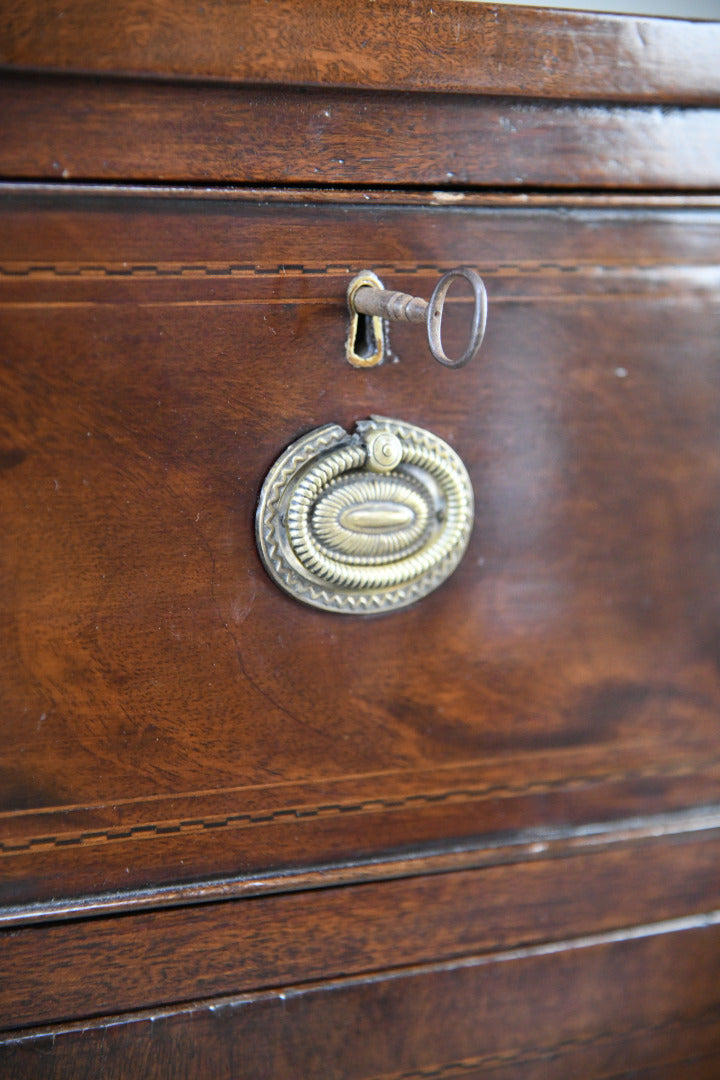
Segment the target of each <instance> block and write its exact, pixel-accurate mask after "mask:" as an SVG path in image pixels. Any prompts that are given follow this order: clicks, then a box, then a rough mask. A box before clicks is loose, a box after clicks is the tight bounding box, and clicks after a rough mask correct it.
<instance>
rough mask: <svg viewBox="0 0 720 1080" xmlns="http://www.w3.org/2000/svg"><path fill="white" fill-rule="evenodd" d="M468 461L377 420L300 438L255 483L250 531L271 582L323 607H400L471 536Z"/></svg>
mask: <svg viewBox="0 0 720 1080" xmlns="http://www.w3.org/2000/svg"><path fill="white" fill-rule="evenodd" d="M472 522H473V493H472V487H471V485H470V479H469V477H468V474H467V471H466V469H465V466H464V465H463V463H462V461H461V460H460V458H459V457H458V455H457V454H456V453H455V451H454V450H452V449H451V447H449V446H448V444H447V443H445V442H443V440H442V439H439V438H438V437H437V436H436V435H433V434H432V433H431V432H429V431H425V430H424V429H423V428H418V427H414V426H413V425H412V424H406V423H404V422H403V421H401V420H390V419H388V418H386V417H382V416H373V417H371V419H370V420H364V421H361V422H360V423H358V424H357V425H356V430H355V432H354V433H353V434H349V433H348V432H346V431H344V430H343V428H341V427H339V426H338V425H337V424H328V425H327V426H326V427H323V428H318V429H317V430H315V431H312V432H310V434H308V435H305V436H303V438H301V439H298V441H297V442H295V443H293V444H292V446H290V447H288V449H287V450H286V451H285V453H284V454H282V455H281V456H280V457H279V458H278V460H277V461H276V462H275V464H274V465H273V467H272V469H271V470H270V472H269V473H268V476H267V478H266V480H265V483H264V485H263V489H262V492H261V494H260V501H259V503H258V510H257V516H256V535H257V543H258V547H259V550H260V553H261V555H262V558H263V562H264V563H265V567H266V569H267V571H268V573H269V574H270V576H271V577H272V578H273V580H274V581H275V582H276V583H277V584H278V585H279V586H280V587H281V588H282V589H284V590H285V591H286V592H288V593H290V594H291V595H292V596H294V597H295V598H296V599H298V600H301V601H303V602H304V603H306V604H311V605H312V606H313V607H318V608H322V609H324V610H326V611H340V612H345V613H347V614H359V615H368V614H373V613H376V612H379V611H391V610H394V609H396V608H401V607H406V606H407V605H408V604H412V603H414V601H415V600H419V599H420V597H422V596H425V595H426V594H427V593H429V592H432V590H433V589H435V588H437V586H438V585H440V584H441V583H442V582H443V581H445V579H446V578H447V577H449V575H450V574H451V573H452V572H453V570H454V569H455V567H456V566H457V564H458V563H459V561H460V559H461V558H462V556H463V554H464V552H465V548H466V547H467V543H468V540H469V537H470V531H471V529H472Z"/></svg>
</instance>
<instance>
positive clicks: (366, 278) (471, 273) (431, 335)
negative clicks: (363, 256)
mask: <svg viewBox="0 0 720 1080" xmlns="http://www.w3.org/2000/svg"><path fill="white" fill-rule="evenodd" d="M456 278H465V280H466V281H468V282H469V284H470V287H471V288H472V291H473V318H472V326H471V330H470V340H469V342H468V346H467V348H466V349H465V352H464V353H463V354H462V356H460V357H458V359H457V360H452V359H451V358H450V357H449V356H448V355H447V353H446V352H445V350H444V348H443V344H442V316H443V310H444V307H445V298H446V296H447V293H448V289H449V288H450V286H451V285H452V283H453V281H454V280H455V279H456ZM348 305H349V307H350V313H351V315H352V317H353V326H352V327H351V334H350V338H349V339H348V354H347V355H348V360H349V361H350V363H351V364H353V366H355V367H373V366H374V365H375V364H378V363H381V362H382V358H383V357H382V353H383V343H382V341H380V342H376V343H375V347H374V348H373V349H372V350H371V351H370V352H369V353H368V354H367V355H360V354H359V352H358V350H357V349H356V348H354V341H355V338H356V337H357V330H358V327H357V317H358V315H366V316H370V317H371V318H372V320H373V327H374V330H375V336H376V337H378V336H380V334H381V332H382V327H381V324H380V323H379V322H378V321H377V320H382V319H390V320H393V321H396V322H413V323H421V322H422V323H425V326H426V329H427V338H428V345H429V346H430V352H431V353H432V355H433V356H434V358H435V359H436V360H437V361H438V363H440V364H443V365H444V366H445V367H452V368H458V367H463V366H464V365H465V364H467V363H468V361H469V360H472V358H473V357H474V356H475V354H476V353H477V351H478V349H479V348H480V346H481V345H482V341H483V338H484V336H485V326H486V324H487V291H486V289H485V285H484V283H483V280H482V278H481V277H480V275H479V274H478V273H477V271H476V270H472V269H471V268H470V267H468V266H459V267H457V268H456V269H454V270H449V271H448V272H447V273H446V274H443V276H442V277H441V278H440V280H439V281H438V283H437V285H436V286H435V288H434V289H433V293H432V296H431V297H430V302H429V303H428V301H427V300H423V299H422V298H421V297H419V296H410V295H408V293H403V292H395V291H393V290H391V289H385V288H383V286H382V282H381V281H380V280H379V278H377V277H376V276H375V274H373V273H371V272H370V271H367V270H366V271H363V273H361V274H358V275H357V277H355V278H353V280H352V281H351V282H350V286H349V288H348Z"/></svg>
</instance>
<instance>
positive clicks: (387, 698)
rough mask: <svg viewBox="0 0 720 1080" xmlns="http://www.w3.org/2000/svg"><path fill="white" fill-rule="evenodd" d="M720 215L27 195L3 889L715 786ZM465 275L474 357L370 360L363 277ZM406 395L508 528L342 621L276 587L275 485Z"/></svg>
mask: <svg viewBox="0 0 720 1080" xmlns="http://www.w3.org/2000/svg"><path fill="white" fill-rule="evenodd" d="M719 226H720V219H718V216H717V214H716V213H713V212H710V211H692V210H688V209H684V210H683V209H680V208H679V209H677V210H673V209H671V208H669V207H666V208H664V209H659V210H656V211H646V212H634V213H632V214H631V213H628V212H626V211H622V210H610V209H608V210H605V211H603V210H598V209H591V208H589V209H587V210H583V209H579V208H577V207H576V208H575V209H571V208H565V209H563V208H562V207H556V208H555V209H554V210H544V211H543V210H537V211H527V210H526V211H522V210H511V209H507V210H504V211H503V210H501V209H500V208H497V207H496V208H495V209H493V210H487V211H484V210H482V209H474V210H473V209H469V210H462V209H456V208H447V207H445V208H438V207H435V208H427V209H423V208H421V207H412V206H409V207H405V208H402V207H392V206H388V207H382V206H376V207H372V206H366V207H363V206H358V205H351V204H348V205H345V206H326V207H324V208H323V207H318V206H317V205H315V206H307V207H303V206H302V205H292V204H289V205H286V206H283V205H282V204H278V203H274V204H272V205H263V204H262V202H258V203H256V204H253V203H252V202H248V201H244V202H242V201H228V202H223V201H222V200H214V201H207V200H202V199H198V200H192V199H188V198H186V199H181V198H178V199H173V200H170V199H165V198H162V197H157V198H153V197H145V198H141V197H133V196H127V197H125V198H118V197H114V198H112V197H108V198H105V197H103V196H101V195H96V196H92V195H88V196H87V197H85V198H82V197H79V196H78V195H73V194H72V193H68V194H66V195H63V194H62V192H59V193H57V194H54V195H51V194H47V195H42V194H40V193H35V194H32V193H28V194H27V195H26V196H20V195H18V194H12V193H10V192H8V193H7V197H6V199H5V202H4V213H3V218H2V230H1V231H0V237H1V239H0V268H1V269H0V282H1V284H0V289H1V290H2V294H1V298H0V299H1V302H2V308H1V311H2V334H3V343H4V344H3V366H2V369H1V378H2V384H3V387H2V396H1V398H0V401H1V402H2V404H1V405H0V408H1V409H2V413H3V419H2V430H3V439H4V445H3V447H2V453H3V461H4V464H5V469H4V472H3V475H2V480H1V481H0V483H1V485H2V487H1V489H0V490H1V495H0V498H2V508H3V509H2V513H3V520H4V521H6V522H8V525H7V528H6V532H5V538H4V544H3V553H2V557H3V569H2V575H3V576H2V590H3V597H4V605H3V637H4V640H5V641H6V642H7V643H8V644H7V647H6V649H5V651H4V653H3V656H2V665H3V682H2V685H3V692H4V694H5V706H4V710H3V714H2V724H3V730H2V738H3V740H4V746H5V748H6V755H5V758H4V764H3V769H4V773H3V783H2V792H3V798H4V812H3V816H2V819H0V827H1V829H2V842H3V849H4V858H3V866H4V873H3V899H4V902H6V903H8V904H12V903H27V902H30V901H32V900H43V899H44V900H49V899H50V898H53V897H54V898H60V897H63V896H65V897H68V896H73V895H80V894H85V893H89V894H92V893H98V894H100V893H110V892H112V891H113V890H116V889H119V888H120V889H125V888H127V889H132V888H141V887H145V886H157V885H169V884H171V883H173V882H182V881H185V882H187V881H192V880H202V879H203V878H204V877H207V876H208V875H213V874H214V875H217V876H218V877H225V876H228V877H235V878H241V877H243V875H257V874H267V873H272V872H278V871H282V872H285V871H287V870H294V871H299V870H302V869H307V868H309V867H317V866H320V865H327V864H332V863H336V862H338V861H343V859H344V858H345V857H346V855H347V852H348V851H352V852H353V857H354V858H357V859H359V860H370V859H372V858H375V857H377V856H378V855H381V854H383V855H388V854H389V853H395V854H399V853H402V851H403V850H408V849H410V848H412V849H414V850H423V847H424V846H425V847H428V848H429V847H432V848H434V849H437V848H438V845H440V846H442V845H443V844H446V845H447V844H455V843H462V844H472V843H478V842H480V840H481V838H482V837H488V836H494V835H498V834H512V833H515V832H517V831H518V830H523V829H527V828H536V829H539V830H543V829H551V828H554V827H556V826H558V825H565V826H567V825H570V826H572V825H577V826H581V825H586V824H588V823H591V822H599V821H619V820H623V819H625V818H628V817H632V816H634V815H637V814H638V813H663V812H665V811H667V812H677V811H682V810H684V809H686V808H691V807H693V806H698V805H702V804H710V803H713V802H714V801H717V792H718V781H717V773H718V761H717V738H716V716H717V708H718V697H719V690H720V688H719V687H718V672H717V642H718V636H717V625H718V623H717V619H718V598H717V590H716V588H715V583H716V581H717V574H718V560H719V559H720V554H719V552H718V548H717V544H716V537H717V534H718V525H719V524H720V522H718V513H719V510H718V507H720V499H719V498H718V496H719V495H720V438H719V436H718V431H719V430H720V428H719V425H718V420H719V419H720V417H719V416H718V408H719V406H718V400H720V399H719V398H718V394H717V391H718V385H717V380H718V372H717V363H716V361H717V327H718V317H717V313H718V307H717V296H718V273H717V269H716V266H715V263H716V254H717V246H718V235H719V233H720V229H719ZM458 263H469V264H471V265H475V266H477V267H478V269H479V270H480V271H481V272H482V273H483V275H484V276H485V278H486V281H487V284H488V288H489V292H490V304H491V308H490V311H491V315H490V321H489V329H488V337H487V343H486V345H485V346H484V351H483V353H482V354H481V356H480V357H479V358H478V360H477V361H476V362H475V363H474V364H473V365H470V366H469V367H468V368H466V369H464V370H463V371H458V372H448V371H446V370H444V369H441V368H440V367H439V366H438V365H435V364H433V363H432V361H431V360H430V358H429V356H428V355H427V352H426V349H425V345H424V344H423V341H422V338H421V333H418V331H417V330H416V329H414V328H412V327H406V328H404V329H401V328H393V333H392V347H393V351H394V353H395V354H396V355H397V357H398V358H399V359H398V362H397V363H391V364H387V365H385V366H384V367H382V368H379V369H377V370H375V371H368V372H361V371H353V370H351V369H350V368H349V367H348V366H347V364H346V362H345V360H344V359H343V343H344V337H345V333H346V317H345V311H344V294H345V289H346V287H347V282H348V280H349V278H350V277H351V276H352V274H353V273H354V272H356V270H359V269H361V268H363V267H365V266H368V267H371V268H373V269H375V270H376V271H377V272H378V273H380V274H381V276H383V277H384V278H385V279H386V280H387V282H388V283H389V284H391V285H392V286H393V287H399V288H407V289H409V290H410V291H417V292H419V293H421V294H423V293H424V294H425V295H427V294H429V291H430V289H431V288H432V285H433V283H434V281H435V280H436V279H437V276H438V274H439V273H440V272H441V271H442V270H444V269H447V268H449V267H450V266H453V265H457V264H458ZM456 308H457V310H458V312H461V311H462V309H463V305H462V304H458V305H456ZM374 412H379V413H381V414H384V415H389V416H398V417H400V418H402V419H406V420H409V421H411V422H413V423H419V424H420V425H422V426H426V427H429V428H430V429H432V430H433V431H435V432H436V433H438V434H439V435H441V436H442V437H443V438H446V439H447V440H448V441H449V442H450V443H451V444H452V445H454V446H455V448H456V449H457V450H458V451H459V452H460V454H461V456H462V457H463V459H464V460H465V462H466V464H467V466H468V468H469V471H470V473H471V476H472V479H473V483H474V486H475V492H476V499H477V524H476V528H475V531H474V535H473V538H472V541H471V546H470V549H469V552H468V555H467V557H466V558H465V560H464V561H463V563H462V565H461V567H460V568H459V570H458V571H457V573H456V574H455V575H454V577H453V578H451V580H450V581H449V582H448V583H447V584H446V585H445V586H444V587H443V588H442V589H441V590H440V591H438V592H437V593H435V594H433V595H432V596H430V597H428V598H427V599H426V600H425V601H423V602H422V603H421V604H418V605H417V606H416V607H414V608H412V609H409V610H407V611H405V612H402V613H398V614H397V615H394V616H392V617H387V618H376V619H369V620H365V619H357V618H343V617H332V616H330V617H328V616H326V615H322V614H320V613H318V612H314V611H312V610H310V609H306V608H304V607H302V606H300V605H298V604H296V603H295V602H294V601H292V600H290V599H288V598H286V597H285V596H284V595H283V594H282V593H280V592H279V591H278V590H277V589H276V588H275V587H274V586H273V585H272V584H271V582H270V581H269V580H268V578H267V577H266V575H265V573H264V571H263V569H262V567H261V566H260V563H259V560H258V557H257V555H256V552H255V546H254V540H253V515H254V507H255V500H256V497H257V493H258V490H259V487H260V485H261V483H262V480H263V478H264V476H265V473H266V471H267V469H268V468H269V466H270V465H271V463H272V462H273V460H274V459H275V458H276V457H277V455H278V454H279V453H280V452H281V451H282V450H283V449H284V447H285V446H286V445H287V444H288V443H289V442H291V441H292V440H293V439H294V438H296V437H297V436H298V435H299V434H300V433H302V432H303V431H307V430H308V429H310V428H312V427H315V426H319V425H320V424H323V423H326V422H328V421H331V420H333V421H338V422H340V423H342V424H345V425H352V423H353V422H354V421H355V420H356V419H359V418H362V417H365V416H367V415H369V414H371V413H374ZM319 686H322V692H319V689H318V688H319Z"/></svg>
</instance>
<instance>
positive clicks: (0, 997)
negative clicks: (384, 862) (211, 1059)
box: [0, 831, 720, 1028]
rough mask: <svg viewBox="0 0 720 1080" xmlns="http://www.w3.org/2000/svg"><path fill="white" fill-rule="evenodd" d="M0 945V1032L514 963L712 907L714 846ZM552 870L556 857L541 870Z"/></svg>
mask: <svg viewBox="0 0 720 1080" xmlns="http://www.w3.org/2000/svg"><path fill="white" fill-rule="evenodd" d="M604 841H605V842H606V843H607V842H610V843H611V841H612V835H611V834H608V835H607V836H603V834H596V835H595V836H594V837H593V842H592V847H594V848H599V850H592V848H590V846H589V850H588V851H586V852H585V853H584V854H575V855H570V856H566V857H564V858H553V857H552V855H553V846H552V845H551V844H547V843H545V844H543V843H536V844H535V845H534V849H535V858H532V857H529V858H527V861H525V862H518V861H516V859H517V856H515V859H513V852H512V851H511V850H507V849H506V850H505V851H504V852H503V851H502V849H501V850H500V851H498V853H497V856H498V858H502V857H503V855H504V857H505V858H506V859H510V860H512V861H510V862H508V863H506V864H504V865H500V866H495V867H489V868H486V869H484V870H474V871H464V872H461V873H450V874H439V875H434V876H429V877H414V878H407V879H404V880H397V881H385V882H379V883H368V884H360V885H354V886H353V887H352V888H335V889H332V888H331V889H321V890H318V891H316V892H314V893H310V894H308V893H307V892H297V893H290V894H286V895H279V896H270V897H265V898H257V899H250V900H244V901H243V900H240V901H234V902H227V903H220V904H205V905H198V906H196V907H193V908H188V907H183V908H178V909H176V910H174V911H156V912H150V913H147V914H142V915H128V916H124V917H115V918H99V919H90V920H87V921H84V922H75V921H73V922H70V923H64V924H60V925H54V926H47V927H44V928H38V927H28V928H25V929H22V930H6V931H4V932H3V933H2V935H0V956H2V978H1V979H0V1026H2V1027H7V1028H12V1027H21V1026H23V1025H28V1024H40V1023H43V1022H51V1021H59V1020H66V1019H73V1018H76V1017H77V1018H79V1017H83V1016H93V1015H97V1014H103V1013H110V1012H116V1011H125V1010H131V1009H138V1008H146V1007H150V1006H155V1005H161V1004H171V1003H173V1002H184V1001H188V1000H192V999H195V998H201V997H210V996H214V995H218V994H229V993H238V992H241V991H245V990H250V989H253V990H255V989H258V988H261V987H273V986H280V985H284V984H286V983H292V982H297V981H308V980H310V979H320V978H329V977H333V976H339V975H349V974H353V973H360V972H370V971H373V970H382V969H385V968H399V967H401V966H406V965H408V964H418V963H423V962H428V961H430V960H436V961H439V960H445V959H451V958H453V957H457V956H462V955H468V954H474V953H480V952H487V951H493V950H498V949H508V948H512V947H514V946H521V945H528V944H531V943H540V942H552V941H562V940H563V939H565V938H568V937H575V936H581V935H583V934H588V933H599V932H605V931H608V930H615V929H621V928H622V927H626V926H631V925H634V924H642V923H648V922H658V921H660V920H665V919H672V918H676V917H680V916H683V915H689V914H694V913H700V912H703V911H706V910H707V909H708V908H720V875H718V871H717V864H718V834H717V832H716V831H711V832H709V833H707V835H703V834H700V835H699V836H686V837H682V836H676V837H675V838H669V837H665V838H663V839H657V840H655V841H646V842H645V843H642V844H639V843H635V844H631V845H627V846H623V845H622V844H617V843H616V844H615V845H614V847H615V850H614V849H613V847H612V844H611V846H610V847H608V848H607V849H605V850H603V849H602V844H603V842H604ZM548 856H550V857H548Z"/></svg>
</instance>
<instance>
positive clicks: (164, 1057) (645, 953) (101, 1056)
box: [0, 918, 720, 1080]
mask: <svg viewBox="0 0 720 1080" xmlns="http://www.w3.org/2000/svg"><path fill="white" fill-rule="evenodd" d="M719 956H720V930H719V929H718V927H717V926H716V925H709V926H703V919H702V918H700V919H698V920H686V921H684V922H683V921H679V922H678V923H676V924H668V923H665V924H659V925H656V926H654V927H647V928H643V929H640V930H639V931H636V932H635V933H634V934H633V933H630V934H627V935H625V934H618V935H597V936H596V937H594V938H587V939H577V940H574V941H572V940H571V941H566V942H564V943H558V944H557V945H553V946H540V947H536V948H533V947H530V948H526V949H517V950H514V951H512V952H501V953H499V954H497V955H495V956H487V957H477V958H468V959H465V960H461V961H455V962H449V963H447V964H438V965H430V966H428V967H425V968H422V967H421V968H415V969H409V970H406V971H404V972H398V973H391V974H389V975H388V974H385V975H378V976H375V977H359V978H356V979H345V980H338V981H335V982H331V983H326V984H321V985H317V986H306V987H289V988H287V989H285V990H281V991H271V992H266V993H264V994H262V993H261V994H258V995H254V996H248V997H238V998H220V999H215V1000H214V1001H212V1002H206V1003H199V1004H192V1005H188V1006H186V1007H185V1008H182V1009H179V1010H177V1011H173V1010H156V1011H154V1012H152V1013H150V1014H140V1015H136V1016H127V1017H125V1018H122V1017H115V1018H113V1019H112V1020H110V1021H103V1020H98V1021H96V1022H94V1023H93V1022H88V1021H85V1022H83V1023H82V1024H79V1025H77V1026H75V1027H73V1026H70V1027H68V1028H56V1029H52V1028H50V1029H46V1030H45V1031H38V1032H37V1033H27V1034H25V1035H19V1036H17V1037H15V1038H13V1037H10V1038H6V1041H5V1042H4V1043H3V1044H2V1046H1V1047H0V1055H1V1056H0V1067H1V1068H4V1070H5V1071H4V1075H6V1076H12V1077H13V1078H17V1080H29V1078H31V1077H41V1076H42V1077H43V1080H47V1078H48V1077H52V1078H54V1080H60V1078H65V1077H73V1080H81V1078H84V1077H91V1076H92V1077H95V1076H97V1075H102V1076H104V1077H108V1078H109V1080H114V1078H120V1077H135V1076H143V1077H147V1078H149V1080H150V1078H154V1077H158V1078H159V1077H166V1076H169V1075H172V1076H173V1077H178V1078H183V1077H188V1078H189V1077H192V1078H193V1080H204V1078H207V1080H210V1078H212V1080H224V1078H230V1077H233V1078H235V1077H238V1076H242V1077H243V1078H244V1080H254V1078H256V1077H257V1078H258V1080H267V1077H270V1076H271V1077H273V1078H275V1080H282V1078H284V1077H288V1078H289V1077H293V1078H295V1077H298V1076H313V1077H315V1076H318V1077H319V1076H322V1077H323V1078H327V1080H333V1078H338V1080H340V1078H342V1080H356V1078H357V1080H361V1078H363V1080H364V1078H367V1080H370V1078H373V1080H380V1078H381V1077H382V1078H386V1080H390V1078H391V1077H392V1078H393V1080H401V1078H402V1080H411V1078H412V1080H416V1078H418V1077H457V1076H471V1077H483V1078H485V1080H486V1078H487V1077H492V1078H498V1080H500V1078H502V1080H509V1078H510V1077H513V1078H518V1077H519V1078H520V1080H541V1078H542V1080H545V1078H546V1077H547V1076H548V1075H549V1074H548V1068H550V1069H551V1070H552V1076H553V1077H554V1078H557V1080H577V1077H580V1076H583V1077H585V1076H593V1077H598V1078H599V1077H603V1078H608V1077H626V1078H627V1080H630V1077H636V1076H637V1075H638V1070H639V1071H640V1072H639V1075H641V1076H643V1075H647V1076H648V1077H651V1078H653V1080H657V1078H659V1077H670V1076H672V1077H674V1078H675V1080H677V1078H678V1077H692V1078H693V1080H711V1078H712V1077H713V1076H714V1075H715V1073H714V1072H713V1069H714V1068H715V1067H716V1065H717V1062H718V1058H719V1056H720V1050H719V1040H720V996H719V995H720V979H719V978H718V958H719ZM123 1019H124V1022H123ZM642 1070H645V1071H646V1072H645V1073H643V1072H642ZM663 1070H664V1071H663Z"/></svg>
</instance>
